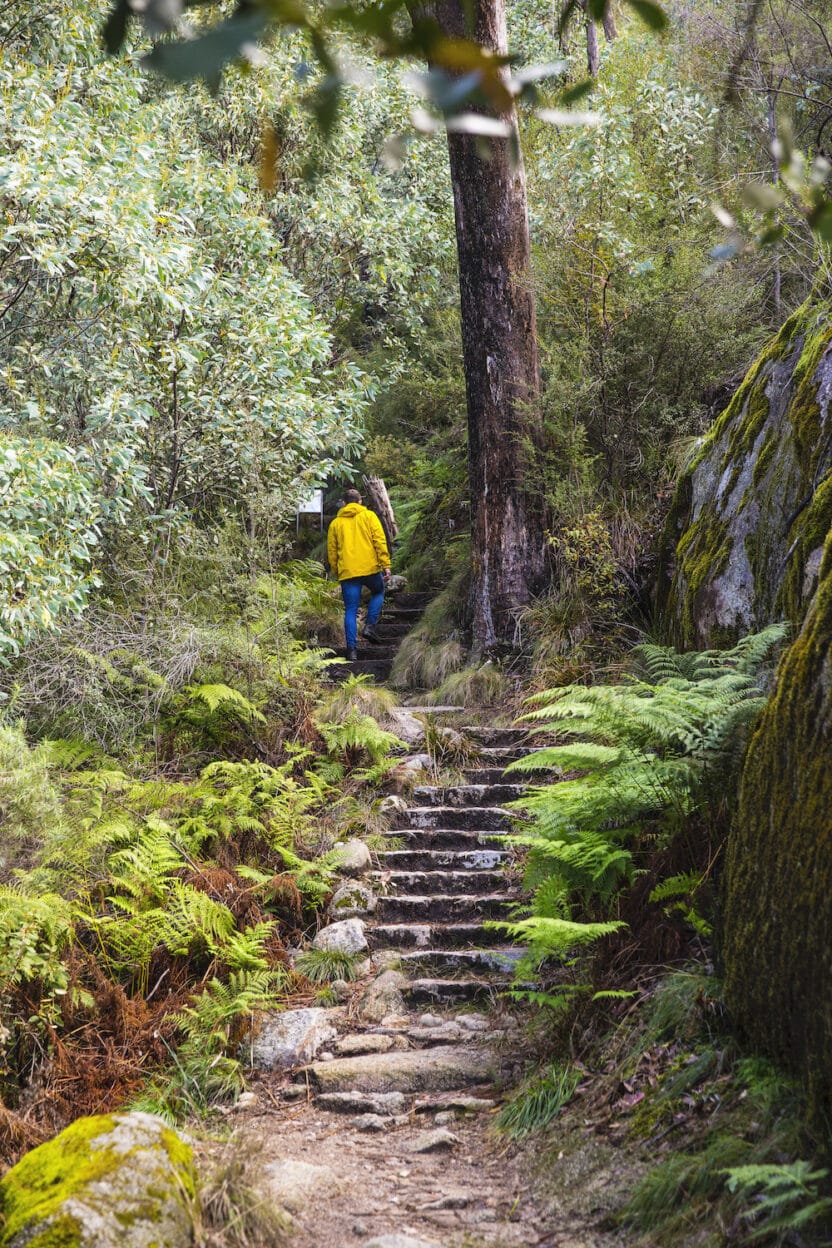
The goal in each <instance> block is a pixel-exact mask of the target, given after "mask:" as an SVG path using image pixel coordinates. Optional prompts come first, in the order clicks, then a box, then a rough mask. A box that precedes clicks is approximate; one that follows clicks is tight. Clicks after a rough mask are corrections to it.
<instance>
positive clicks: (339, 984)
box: [329, 979, 352, 1004]
mask: <svg viewBox="0 0 832 1248" xmlns="http://www.w3.org/2000/svg"><path fill="white" fill-rule="evenodd" d="M329 991H330V992H331V993H332V995H333V997H334V998H335V1000H336V1001H338V1002H340V1003H341V1004H343V1003H344V1002H345V1001H349V999H350V997H351V996H352V984H348V983H347V981H346V980H345V979H334V980H333V981H332V983H331V984H330V985H329Z"/></svg>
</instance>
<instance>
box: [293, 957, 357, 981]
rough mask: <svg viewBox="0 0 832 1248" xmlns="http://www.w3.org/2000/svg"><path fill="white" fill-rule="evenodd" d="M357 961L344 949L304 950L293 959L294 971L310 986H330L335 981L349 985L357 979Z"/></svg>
mask: <svg viewBox="0 0 832 1248" xmlns="http://www.w3.org/2000/svg"><path fill="white" fill-rule="evenodd" d="M359 961H360V959H359V958H357V957H356V955H355V954H354V953H347V952H346V950H344V949H305V950H304V951H303V953H299V954H298V956H297V957H296V958H295V970H296V971H297V973H298V974H299V975H303V976H304V978H305V979H308V980H309V982H310V983H312V984H331V983H334V982H335V980H336V979H343V980H345V981H346V982H347V983H348V984H351V983H352V982H353V981H354V980H356V979H358V975H359Z"/></svg>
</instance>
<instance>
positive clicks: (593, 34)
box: [583, 0, 601, 78]
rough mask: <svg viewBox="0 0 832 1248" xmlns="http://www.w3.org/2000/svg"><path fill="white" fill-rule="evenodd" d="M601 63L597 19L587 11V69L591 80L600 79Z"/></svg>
mask: <svg viewBox="0 0 832 1248" xmlns="http://www.w3.org/2000/svg"><path fill="white" fill-rule="evenodd" d="M583 7H584V9H585V10H586V8H587V6H586V0H584V6H583ZM600 63H601V55H600V53H599V51H598V27H597V26H596V25H595V18H594V17H592V15H591V14H590V13H589V11H588V10H587V12H586V68H587V72H588V74H589V76H590V78H597V77H598V68H599V66H600Z"/></svg>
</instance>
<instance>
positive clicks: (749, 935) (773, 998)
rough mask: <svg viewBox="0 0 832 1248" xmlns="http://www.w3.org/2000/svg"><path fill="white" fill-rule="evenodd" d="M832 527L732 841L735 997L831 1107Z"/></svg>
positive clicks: (760, 738)
mask: <svg viewBox="0 0 832 1248" xmlns="http://www.w3.org/2000/svg"><path fill="white" fill-rule="evenodd" d="M830 760H832V535H830V537H829V538H828V540H827V543H826V547H825V553H824V557H823V562H822V564H821V566H820V570H819V585H818V589H817V592H816V594H815V596H814V600H813V602H812V605H811V607H810V608H809V612H808V614H807V617H806V620H805V622H804V625H803V628H802V629H801V631H800V633H799V635H798V636H797V638H796V639H795V641H794V642H793V643H792V645H791V646H790V647H789V649H788V650H787V651H786V653H785V654H784V656H783V659H782V661H781V663H780V667H779V670H778V674H777V685H776V689H775V692H774V695H773V697H772V699H771V701H770V702H769V703H768V705H767V707H766V709H765V711H764V712H763V715H762V717H761V720H760V722H759V724H758V726H757V729H756V731H755V733H754V735H753V737H752V739H751V742H750V745H749V749H748V755H747V758H746V763H745V767H744V771H743V779H742V790H741V795H740V805H739V812H738V817H737V826H736V829H735V830H734V831H733V832H732V834H731V836H730V837H729V840H728V847H727V856H726V874H725V899H724V920H723V935H722V946H723V950H724V962H725V994H726V1003H727V1005H728V1007H729V1009H730V1012H731V1015H732V1018H733V1020H734V1022H735V1024H736V1025H737V1027H738V1029H739V1030H740V1032H741V1033H742V1035H743V1037H744V1038H745V1040H746V1041H747V1042H749V1043H750V1044H751V1045H752V1046H753V1047H754V1048H756V1049H758V1050H760V1051H762V1052H764V1053H767V1054H768V1055H769V1056H771V1057H772V1058H774V1059H775V1060H776V1061H778V1062H780V1063H782V1064H784V1065H786V1066H787V1067H790V1068H791V1069H792V1070H794V1071H795V1072H796V1073H798V1074H799V1075H800V1076H802V1078H803V1079H804V1080H805V1082H806V1084H807V1085H808V1088H809V1092H810V1102H811V1105H812V1109H813V1110H814V1113H815V1115H816V1116H817V1118H818V1119H821V1118H824V1117H825V1118H826V1120H827V1121H828V1119H829V1117H830V1115H832V996H830V992H829V984H830V982H831V981H832V904H830V897H832V764H831V763H830Z"/></svg>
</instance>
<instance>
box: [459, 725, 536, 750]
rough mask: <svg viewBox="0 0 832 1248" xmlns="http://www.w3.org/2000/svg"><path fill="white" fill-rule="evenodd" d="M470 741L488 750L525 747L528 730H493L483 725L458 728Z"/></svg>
mask: <svg viewBox="0 0 832 1248" xmlns="http://www.w3.org/2000/svg"><path fill="white" fill-rule="evenodd" d="M459 731H460V732H464V733H465V735H466V736H467V737H470V738H471V740H472V741H479V742H480V744H481V745H483V746H486V747H488V748H491V749H494V748H499V747H502V748H505V747H506V746H510V745H515V746H517V745H525V744H526V743H527V741H528V737H529V730H528V728H493V727H491V726H490V725H488V726H487V725H484V724H463V725H461V726H460V728H459Z"/></svg>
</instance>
